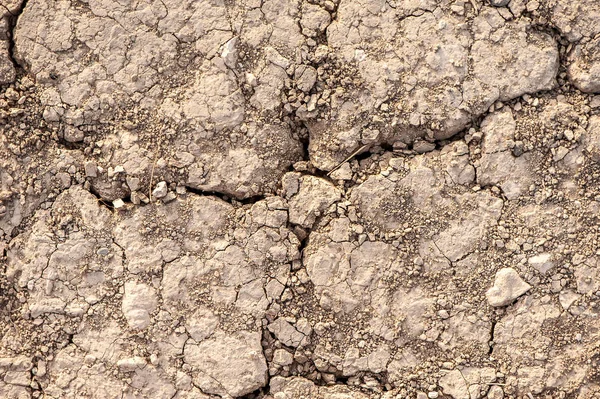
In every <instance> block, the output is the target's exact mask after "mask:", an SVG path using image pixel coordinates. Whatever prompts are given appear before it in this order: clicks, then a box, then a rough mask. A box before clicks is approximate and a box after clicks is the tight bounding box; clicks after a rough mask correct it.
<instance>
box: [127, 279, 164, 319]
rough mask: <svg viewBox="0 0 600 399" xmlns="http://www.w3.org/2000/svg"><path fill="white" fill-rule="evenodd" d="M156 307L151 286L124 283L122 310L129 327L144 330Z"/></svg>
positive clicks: (154, 294) (154, 293) (156, 303)
mask: <svg viewBox="0 0 600 399" xmlns="http://www.w3.org/2000/svg"><path fill="white" fill-rule="evenodd" d="M157 305H158V301H157V298H156V292H155V290H154V289H153V288H152V287H151V286H149V285H147V284H144V283H139V282H136V281H127V282H126V283H125V295H123V303H122V310H123V315H124V316H125V319H127V323H128V324H129V327H131V328H132V329H135V330H142V329H144V328H146V327H147V326H148V325H149V324H150V314H151V313H152V312H153V311H154V309H156V306H157Z"/></svg>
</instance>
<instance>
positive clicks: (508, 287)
mask: <svg viewBox="0 0 600 399" xmlns="http://www.w3.org/2000/svg"><path fill="white" fill-rule="evenodd" d="M530 289H531V286H530V285H529V284H527V283H526V282H525V281H523V279H522V278H521V276H519V274H518V273H517V272H516V271H515V269H512V268H510V267H506V268H503V269H500V270H498V272H497V273H496V278H495V280H494V285H493V287H492V288H490V289H489V290H488V291H487V292H486V293H485V296H486V298H487V300H488V303H489V304H490V305H491V306H494V307H498V306H506V305H508V304H510V303H511V302H512V301H514V300H515V299H517V298H518V297H520V296H521V295H523V294H525V293H526V292H527V291H529V290H530Z"/></svg>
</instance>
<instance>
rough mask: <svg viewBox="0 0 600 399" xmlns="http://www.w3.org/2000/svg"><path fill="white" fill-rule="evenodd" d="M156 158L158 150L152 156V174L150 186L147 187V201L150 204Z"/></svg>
mask: <svg viewBox="0 0 600 399" xmlns="http://www.w3.org/2000/svg"><path fill="white" fill-rule="evenodd" d="M157 157H158V150H157V151H156V153H155V154H154V161H153V162H152V172H150V185H149V186H148V201H150V203H152V183H153V182H152V181H153V180H154V168H155V167H156V158H157Z"/></svg>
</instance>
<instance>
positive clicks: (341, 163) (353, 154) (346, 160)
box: [327, 144, 370, 176]
mask: <svg viewBox="0 0 600 399" xmlns="http://www.w3.org/2000/svg"><path fill="white" fill-rule="evenodd" d="M369 146H370V144H365V145H363V146H362V147H359V148H358V149H357V150H356V151H354V152H353V153H352V154H350V155H349V156H348V158H346V159H344V160H343V161H342V162H340V163H339V164H337V165H336V167H335V168H333V169H331V170H330V171H329V173H327V176H329V175H331V174H332V173H333V172H335V171H336V170H338V169H339V168H340V167H341V166H342V165H343V164H345V163H346V162H348V161H349V160H351V159H352V158H354V157H355V156H356V155H358V154H360V153H361V152H363V151H364V150H365V149H366V148H368V147H369Z"/></svg>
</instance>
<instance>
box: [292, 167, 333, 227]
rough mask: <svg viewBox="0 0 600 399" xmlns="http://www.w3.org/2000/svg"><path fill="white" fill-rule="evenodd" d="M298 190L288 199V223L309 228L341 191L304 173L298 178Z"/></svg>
mask: <svg viewBox="0 0 600 399" xmlns="http://www.w3.org/2000/svg"><path fill="white" fill-rule="evenodd" d="M298 184H299V188H298V192H297V194H295V195H293V196H292V197H291V199H290V200H289V207H290V208H289V213H290V223H294V224H298V225H300V226H302V227H307V228H310V227H312V225H313V224H314V223H315V221H316V220H317V218H318V217H319V216H321V215H322V214H323V213H324V212H325V211H326V210H327V209H328V208H329V206H331V205H332V204H333V203H335V202H336V201H339V200H340V198H341V192H340V190H339V189H337V188H336V187H335V186H334V185H333V184H331V183H330V182H328V181H327V180H325V179H322V178H320V177H316V176H312V175H306V176H300V177H299V179H298Z"/></svg>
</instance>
